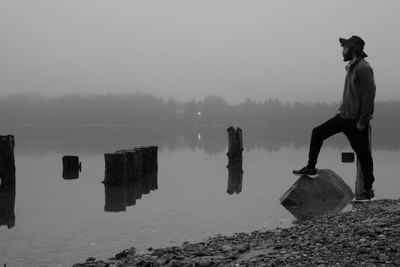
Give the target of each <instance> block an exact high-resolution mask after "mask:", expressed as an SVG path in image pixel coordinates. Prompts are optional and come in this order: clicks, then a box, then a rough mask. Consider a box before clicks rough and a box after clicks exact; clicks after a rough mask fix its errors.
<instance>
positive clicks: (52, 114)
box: [0, 94, 400, 154]
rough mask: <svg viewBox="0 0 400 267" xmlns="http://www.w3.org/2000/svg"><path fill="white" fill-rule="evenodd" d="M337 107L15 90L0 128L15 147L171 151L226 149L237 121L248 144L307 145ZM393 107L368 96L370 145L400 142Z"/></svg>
mask: <svg viewBox="0 0 400 267" xmlns="http://www.w3.org/2000/svg"><path fill="white" fill-rule="evenodd" d="M337 108H338V104H326V103H325V104H324V103H316V104H306V103H282V102H280V101H279V100H276V99H268V100H265V101H253V100H249V99H247V100H244V101H243V102H242V103H239V104H236V105H232V104H229V103H227V102H226V101H225V100H224V99H223V98H221V97H218V96H208V97H205V98H204V99H203V100H201V101H189V102H182V101H178V100H174V99H169V100H164V99H162V98H158V97H155V96H152V95H146V94H140V95H139V94H137V95H134V94H132V95H123V96H122V95H94V96H72V95H71V96H60V97H43V96H38V95H19V96H8V97H3V98H0V135H4V134H14V135H15V136H16V137H17V138H18V140H19V141H18V144H19V146H18V147H19V149H24V150H27V151H29V150H32V151H36V150H37V149H44V148H49V149H57V150H71V151H73V152H74V153H75V152H76V151H77V150H79V149H90V150H91V151H103V152H104V151H108V150H110V151H112V149H115V148H117V147H126V145H127V144H130V145H131V146H140V145H144V144H152V145H154V144H157V145H159V146H160V147H161V148H168V149H171V150H174V149H177V148H179V147H190V148H193V149H195V148H201V149H204V150H205V151H206V152H207V153H210V154H214V153H219V152H221V151H223V150H224V149H225V146H226V129H227V128H228V127H229V126H239V127H241V128H242V129H243V131H244V139H245V143H246V149H247V150H249V149H250V150H251V149H254V148H257V147H263V148H265V149H266V150H276V149H279V148H280V147H282V146H284V145H294V146H297V147H298V146H306V145H308V142H309V138H310V133H311V130H312V127H314V126H317V125H318V124H320V123H322V122H324V121H325V120H327V119H328V118H330V117H331V116H334V115H335V114H336V112H337ZM399 114H400V101H385V102H376V103H375V118H374V119H373V122H372V126H373V132H372V134H373V146H374V148H382V149H398V148H399V147H400V120H398V119H396V116H398V115H399ZM81 126H85V127H81ZM104 126H106V127H104ZM199 135H201V140H199ZM60 136H61V137H62V139H61V140H60V138H59V137H60ZM328 144H331V145H334V146H336V147H343V146H345V145H347V144H348V142H347V140H345V138H344V137H343V136H338V137H335V138H333V139H332V140H331V139H330V140H329V141H328Z"/></svg>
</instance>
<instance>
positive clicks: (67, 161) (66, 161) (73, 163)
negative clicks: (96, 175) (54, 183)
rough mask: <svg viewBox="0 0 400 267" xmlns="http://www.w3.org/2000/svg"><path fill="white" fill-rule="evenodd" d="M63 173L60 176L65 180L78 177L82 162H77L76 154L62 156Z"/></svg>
mask: <svg viewBox="0 0 400 267" xmlns="http://www.w3.org/2000/svg"><path fill="white" fill-rule="evenodd" d="M62 163H63V173H62V176H63V178H64V179H66V180H73V179H78V178H79V172H80V171H81V170H82V164H81V163H80V162H79V157H78V156H63V157H62Z"/></svg>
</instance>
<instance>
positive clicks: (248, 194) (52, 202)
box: [0, 126, 400, 267]
mask: <svg viewBox="0 0 400 267" xmlns="http://www.w3.org/2000/svg"><path fill="white" fill-rule="evenodd" d="M153 130H154V129H153ZM153 130H152V131H149V130H148V129H143V128H142V127H141V128H135V127H129V126H112V127H111V126H86V127H64V126H59V127H53V126H52V127H50V126H48V127H37V126H24V127H11V126H10V127H3V129H2V133H1V134H2V135H4V134H14V135H15V140H16V146H15V161H16V187H15V194H13V192H11V193H9V192H3V191H1V192H0V201H3V203H0V208H1V209H0V212H3V214H0V218H1V219H2V221H1V222H2V224H5V225H2V226H0V239H1V241H2V242H1V243H0V265H1V266H2V265H3V264H7V266H12V267H14V266H70V265H72V264H73V263H76V262H83V261H85V260H86V259H87V258H88V257H92V256H93V257H96V258H98V259H106V258H109V257H112V256H113V255H115V254H116V253H117V252H119V251H121V250H123V249H125V248H129V247H132V246H134V247H136V248H138V249H140V250H145V249H147V248H150V247H153V248H157V247H163V246H172V245H180V244H181V243H182V242H184V241H190V242H197V241H201V240H203V239H205V238H207V237H208V236H210V235H213V234H218V233H221V234H230V233H233V232H238V231H246V232H249V231H252V230H257V229H274V228H276V227H288V226H290V225H291V224H292V223H293V221H295V220H296V219H295V218H294V216H293V215H292V214H291V213H290V212H289V211H288V210H286V209H285V208H284V207H283V206H281V205H280V202H279V198H280V197H281V195H282V194H283V193H284V192H285V191H286V190H287V189H288V188H289V187H290V186H291V185H292V184H293V183H294V182H295V181H296V179H297V178H296V177H295V176H293V175H292V174H291V170H292V169H293V168H297V167H300V166H302V165H304V164H305V162H306V158H307V154H308V148H307V146H308V143H307V142H308V140H309V136H308V134H309V133H308V132H303V133H299V135H300V137H299V138H298V140H303V141H302V142H301V141H300V142H299V141H298V140H297V141H293V142H290V140H287V139H282V140H280V139H279V138H278V137H276V136H275V137H274V138H272V137H266V138H264V139H257V138H255V137H254V136H252V135H251V134H249V135H246V134H247V132H246V129H243V134H244V147H245V150H244V152H243V166H242V168H243V174H242V177H241V178H240V179H232V177H229V170H228V168H227V163H228V158H227V156H226V152H227V149H228V148H227V135H226V129H225V128H223V127H216V128H213V129H210V128H207V127H203V128H192V129H190V130H188V131H185V132H183V133H182V132H181V133H170V132H167V133H163V129H156V130H154V131H153ZM331 140H332V141H329V142H327V143H326V145H325V146H324V147H323V150H322V151H321V154H320V158H319V163H318V167H319V168H329V169H332V170H334V171H335V172H336V173H337V174H338V175H339V176H341V177H342V178H343V179H344V180H345V181H346V182H347V183H348V184H349V185H350V186H351V187H352V188H354V183H355V177H356V166H355V164H354V163H350V164H349V163H341V152H345V151H351V149H350V148H349V147H348V145H347V143H346V141H345V139H344V137H340V136H338V137H334V138H332V139H331ZM373 140H374V139H373ZM146 145H157V146H159V150H158V172H157V173H156V175H154V176H152V178H151V179H150V180H143V181H142V182H140V183H138V184H136V185H135V186H133V187H132V188H124V189H118V188H117V189H115V188H110V187H108V186H105V185H104V184H102V183H101V181H102V180H103V179H104V167H105V166H104V165H105V162H104V153H107V152H113V151H115V150H118V149H122V148H132V147H137V146H146ZM64 155H76V156H79V158H80V161H81V162H82V171H81V173H79V178H78V179H74V180H66V179H63V177H62V172H63V165H62V157H63V156H64ZM373 157H374V162H375V177H376V183H375V185H374V187H375V193H376V198H378V199H381V198H398V197H399V193H398V189H399V188H400V179H399V175H398V169H399V166H398V159H399V158H400V152H399V149H398V147H391V146H390V144H386V145H381V144H380V143H379V142H378V145H377V146H376V147H375V146H374V147H373ZM4 206H5V207H4ZM346 209H351V205H349V206H348V207H346ZM12 211H13V212H12ZM12 213H13V214H15V221H14V219H13V218H12ZM10 214H11V215H10ZM7 220H8V222H9V226H8V227H7V223H4V222H5V221H7Z"/></svg>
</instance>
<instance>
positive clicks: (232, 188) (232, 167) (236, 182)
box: [226, 161, 243, 195]
mask: <svg viewBox="0 0 400 267" xmlns="http://www.w3.org/2000/svg"><path fill="white" fill-rule="evenodd" d="M227 168H228V189H227V190H226V191H227V193H228V194H230V195H232V194H234V193H236V194H239V193H240V192H242V184H243V161H238V162H229V164H228V166H227Z"/></svg>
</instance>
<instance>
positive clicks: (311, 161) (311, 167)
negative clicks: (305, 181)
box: [293, 115, 344, 175]
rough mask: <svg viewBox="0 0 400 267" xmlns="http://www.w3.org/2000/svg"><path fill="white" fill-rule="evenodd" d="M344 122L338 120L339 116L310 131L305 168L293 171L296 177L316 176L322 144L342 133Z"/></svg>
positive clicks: (340, 119)
mask: <svg viewBox="0 0 400 267" xmlns="http://www.w3.org/2000/svg"><path fill="white" fill-rule="evenodd" d="M343 125H344V120H343V119H342V118H340V116H339V115H336V116H335V117H333V118H331V119H329V120H327V121H326V122H324V123H323V124H321V125H319V126H317V127H315V128H314V129H313V130H312V134H311V142H310V151H309V153H308V163H307V166H305V167H303V168H301V169H299V170H293V173H294V174H297V175H314V174H317V169H316V168H315V166H316V165H317V159H318V155H319V152H320V150H321V147H322V143H323V142H324V140H325V139H327V138H328V137H330V136H332V135H334V134H337V133H340V132H342V131H343Z"/></svg>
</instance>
